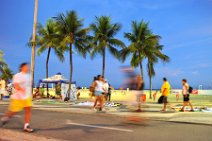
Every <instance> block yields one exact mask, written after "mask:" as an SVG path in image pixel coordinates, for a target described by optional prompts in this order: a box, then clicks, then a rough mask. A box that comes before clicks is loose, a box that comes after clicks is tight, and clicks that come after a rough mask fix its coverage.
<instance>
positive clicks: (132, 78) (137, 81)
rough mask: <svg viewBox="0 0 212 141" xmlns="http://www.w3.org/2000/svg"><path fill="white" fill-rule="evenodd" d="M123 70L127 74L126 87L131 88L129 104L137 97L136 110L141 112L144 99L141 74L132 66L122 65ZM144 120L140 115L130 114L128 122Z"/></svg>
mask: <svg viewBox="0 0 212 141" xmlns="http://www.w3.org/2000/svg"><path fill="white" fill-rule="evenodd" d="M121 71H122V72H123V73H124V75H125V80H124V84H123V85H124V86H123V88H124V89H129V90H130V91H129V92H130V97H129V101H128V102H130V103H129V104H132V103H133V101H135V99H136V103H137V107H138V109H137V110H136V112H141V100H142V94H143V91H142V90H143V86H144V85H143V81H142V79H141V76H140V75H136V73H135V71H134V69H133V68H131V67H122V68H121ZM141 121H142V123H143V121H144V119H143V118H142V117H140V116H138V115H134V114H132V115H130V116H128V117H127V122H133V123H140V122H141Z"/></svg>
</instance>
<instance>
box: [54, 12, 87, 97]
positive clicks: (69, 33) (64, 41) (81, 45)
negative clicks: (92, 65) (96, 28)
mask: <svg viewBox="0 0 212 141" xmlns="http://www.w3.org/2000/svg"><path fill="white" fill-rule="evenodd" d="M54 18H55V20H56V22H57V24H58V27H59V32H60V33H59V34H60V35H61V37H60V45H61V46H63V47H69V56H70V58H69V59H70V60H69V61H70V82H69V91H68V96H69V97H70V90H71V83H72V73H73V57H72V55H73V49H74V48H73V47H75V50H76V51H77V52H78V53H79V54H81V55H82V56H83V57H85V55H86V51H87V50H86V49H85V48H86V46H87V43H88V38H87V33H88V30H89V29H88V28H83V20H82V19H79V18H78V16H77V13H76V12H75V11H68V12H67V13H66V15H65V14H64V13H61V14H59V15H58V16H57V17H54Z"/></svg>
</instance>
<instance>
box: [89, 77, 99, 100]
mask: <svg viewBox="0 0 212 141" xmlns="http://www.w3.org/2000/svg"><path fill="white" fill-rule="evenodd" d="M96 80H97V77H96V76H95V77H94V78H93V82H92V84H91V86H90V88H89V91H90V98H91V99H92V98H93V97H95V94H94V91H95V87H94V85H95V81H96Z"/></svg>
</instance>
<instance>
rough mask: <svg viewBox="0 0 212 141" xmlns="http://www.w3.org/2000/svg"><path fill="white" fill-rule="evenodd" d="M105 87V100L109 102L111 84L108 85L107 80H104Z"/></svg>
mask: <svg viewBox="0 0 212 141" xmlns="http://www.w3.org/2000/svg"><path fill="white" fill-rule="evenodd" d="M103 87H104V90H105V94H104V96H105V100H108V92H109V84H108V81H107V79H105V80H104V85H103Z"/></svg>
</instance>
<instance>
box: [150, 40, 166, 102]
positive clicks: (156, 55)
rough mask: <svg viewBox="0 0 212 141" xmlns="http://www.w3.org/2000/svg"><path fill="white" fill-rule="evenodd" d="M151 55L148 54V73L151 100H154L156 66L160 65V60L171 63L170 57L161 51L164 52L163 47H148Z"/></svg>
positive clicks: (157, 45)
mask: <svg viewBox="0 0 212 141" xmlns="http://www.w3.org/2000/svg"><path fill="white" fill-rule="evenodd" d="M147 49H148V51H149V53H147V54H146V58H147V72H148V76H149V83H150V99H151V98H152V77H154V76H155V69H154V65H155V64H156V63H158V61H159V60H161V61H163V62H169V60H170V59H169V57H168V56H167V55H165V54H163V53H162V52H161V51H162V50H163V46H162V45H159V44H158V43H157V44H156V45H154V44H153V45H152V46H148V48H147Z"/></svg>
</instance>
